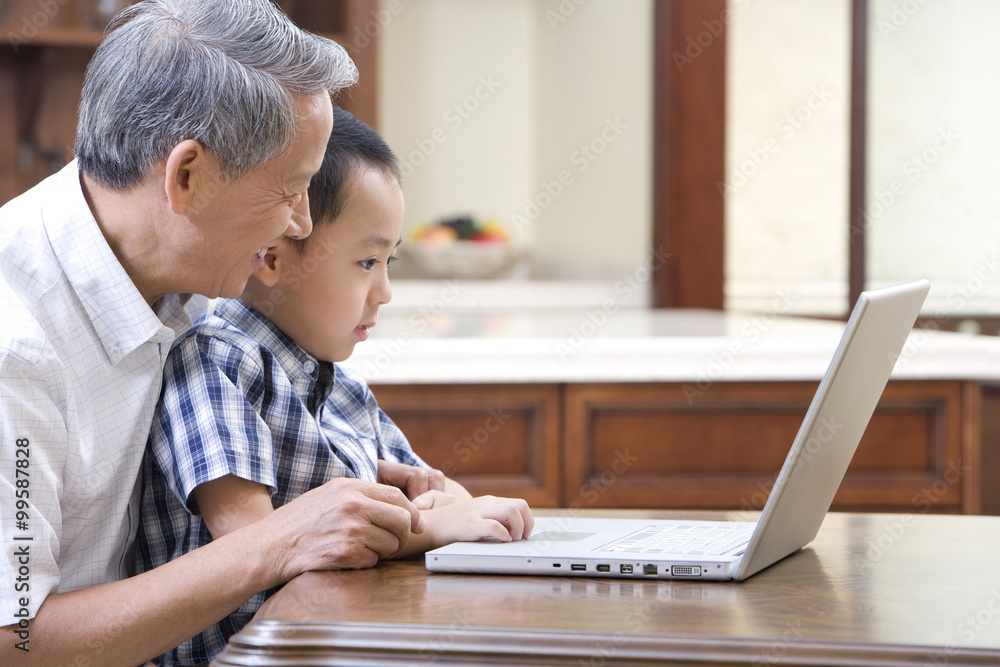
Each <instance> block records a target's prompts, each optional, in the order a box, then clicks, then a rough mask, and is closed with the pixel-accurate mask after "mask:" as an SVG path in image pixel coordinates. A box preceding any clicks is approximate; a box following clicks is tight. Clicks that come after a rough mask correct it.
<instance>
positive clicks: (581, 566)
mask: <svg viewBox="0 0 1000 667" xmlns="http://www.w3.org/2000/svg"><path fill="white" fill-rule="evenodd" d="M569 569H571V570H573V571H574V572H586V570H587V565H586V564H585V563H573V564H572V565H570V566H569Z"/></svg>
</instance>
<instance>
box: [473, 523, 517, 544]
mask: <svg viewBox="0 0 1000 667" xmlns="http://www.w3.org/2000/svg"><path fill="white" fill-rule="evenodd" d="M479 525H480V527H481V532H480V535H479V539H483V538H484V537H493V538H496V539H498V540H500V541H501V542H511V541H512V538H511V535H510V531H509V530H508V529H507V526H505V525H503V524H502V523H501V522H499V521H497V520H496V519H487V518H484V519H483V520H482V521H480V523H479Z"/></svg>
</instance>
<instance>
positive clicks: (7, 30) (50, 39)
mask: <svg viewBox="0 0 1000 667" xmlns="http://www.w3.org/2000/svg"><path fill="white" fill-rule="evenodd" d="M0 34H3V35H6V36H7V40H6V41H7V43H8V44H10V45H11V46H12V47H13V48H14V49H15V51H16V50H17V49H18V48H20V47H22V46H57V47H79V48H89V49H96V48H97V45H98V44H100V43H101V38H102V37H103V36H104V32H103V31H101V30H85V29H83V28H46V29H44V30H39V31H38V32H37V33H36V34H35V35H34V36H33V37H31V38H25V37H22V36H21V35H20V34H19V33H18V32H17V30H15V27H14V26H9V25H5V26H0Z"/></svg>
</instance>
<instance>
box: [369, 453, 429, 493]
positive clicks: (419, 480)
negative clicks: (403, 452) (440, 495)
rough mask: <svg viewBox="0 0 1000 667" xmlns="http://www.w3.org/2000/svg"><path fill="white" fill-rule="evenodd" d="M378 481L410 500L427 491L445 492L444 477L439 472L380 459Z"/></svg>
mask: <svg viewBox="0 0 1000 667" xmlns="http://www.w3.org/2000/svg"><path fill="white" fill-rule="evenodd" d="M378 481H379V483H380V484H388V485H389V486H394V487H396V488H397V489H400V490H402V491H403V493H405V494H406V497H407V498H409V499H410V500H413V499H415V498H416V497H417V496H421V495H423V494H425V493H427V492H428V491H444V490H445V488H444V485H445V476H444V473H443V472H441V471H440V470H435V469H433V468H423V467H418V466H410V465H406V464H405V463H396V462H395V461H384V460H382V459H379V462H378Z"/></svg>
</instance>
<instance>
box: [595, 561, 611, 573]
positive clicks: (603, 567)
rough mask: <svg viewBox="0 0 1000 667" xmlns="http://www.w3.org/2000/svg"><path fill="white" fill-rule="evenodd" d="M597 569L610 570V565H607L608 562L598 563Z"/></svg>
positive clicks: (599, 570) (601, 570) (600, 570)
mask: <svg viewBox="0 0 1000 667" xmlns="http://www.w3.org/2000/svg"><path fill="white" fill-rule="evenodd" d="M597 571H598V572H610V571H611V566H610V565H608V564H606V563H605V564H598V566H597Z"/></svg>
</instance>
